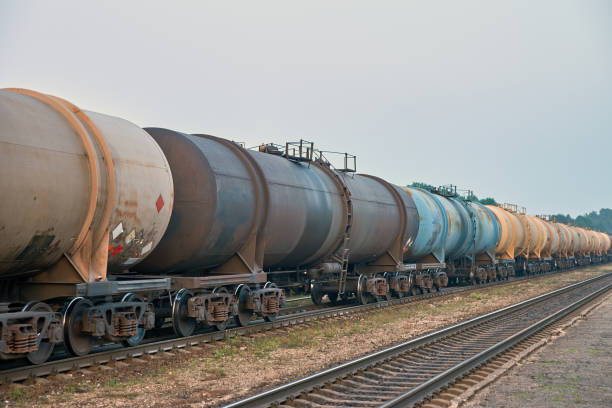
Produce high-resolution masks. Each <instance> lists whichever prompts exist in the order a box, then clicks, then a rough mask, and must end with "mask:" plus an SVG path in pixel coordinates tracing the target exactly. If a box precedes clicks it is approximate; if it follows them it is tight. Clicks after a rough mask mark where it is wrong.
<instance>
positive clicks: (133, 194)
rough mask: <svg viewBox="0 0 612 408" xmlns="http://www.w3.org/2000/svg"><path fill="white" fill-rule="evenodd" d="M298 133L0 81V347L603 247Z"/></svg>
mask: <svg viewBox="0 0 612 408" xmlns="http://www.w3.org/2000/svg"><path fill="white" fill-rule="evenodd" d="M331 154H332V153H330V152H325V151H322V150H318V149H315V147H314V144H313V143H310V142H305V141H300V142H295V143H286V144H285V145H284V146H279V145H274V144H262V145H259V146H256V147H255V148H252V149H247V148H245V147H244V146H242V145H241V144H239V143H235V142H232V141H230V140H227V139H223V138H219V137H215V136H211V135H206V134H186V133H181V132H178V131H174V130H170V129H164V128H144V129H143V128H140V127H139V126H137V125H135V124H133V123H131V122H129V121H127V120H124V119H121V118H117V117H113V116H108V115H104V114H101V113H97V112H91V111H85V110H81V109H80V108H79V107H77V106H76V105H74V104H72V103H70V102H68V101H66V100H64V99H62V98H59V97H55V96H51V95H47V94H43V93H40V92H36V91H32V90H27V89H21V88H9V89H4V90H0V166H1V169H2V172H1V174H0V191H1V192H2V195H3V200H2V201H3V203H2V206H1V207H0V359H15V358H25V359H27V360H28V361H29V362H30V363H32V364H41V363H43V362H45V361H46V360H47V359H48V358H49V357H50V355H51V354H52V352H53V350H54V348H55V346H56V345H58V344H63V345H64V346H65V348H66V350H68V351H69V352H70V353H71V354H73V355H75V356H80V355H84V354H87V353H89V352H90V351H91V350H92V348H93V347H94V346H96V345H98V344H102V343H109V342H112V343H121V344H123V345H125V346H128V347H129V346H134V345H136V344H138V343H140V342H141V341H142V339H143V338H144V336H145V333H146V331H147V330H150V329H153V328H156V327H161V326H163V325H168V324H171V326H172V328H173V330H174V331H175V333H176V334H177V335H179V336H189V335H191V334H192V333H193V332H194V330H196V328H198V327H209V328H213V329H217V330H224V329H225V328H226V327H227V325H228V324H232V323H235V324H238V325H247V324H249V323H250V322H251V321H252V320H253V319H256V318H263V319H266V320H268V321H273V320H274V319H276V317H277V316H278V313H279V310H280V308H281V307H282V306H283V305H284V304H285V302H286V292H287V291H293V290H295V289H296V288H299V287H301V288H303V289H305V290H306V291H307V292H308V293H310V295H311V297H312V300H313V302H314V303H316V304H320V303H323V302H330V303H336V302H338V301H340V300H343V299H349V298H354V299H357V301H359V302H360V303H368V302H373V301H384V300H389V299H391V298H392V297H404V296H408V295H415V294H418V293H424V292H427V291H433V290H439V289H440V288H443V287H445V286H447V285H448V284H449V282H450V283H455V282H469V283H474V284H475V283H480V282H485V281H490V280H496V279H505V278H508V277H509V276H512V275H514V274H517V273H518V274H523V273H530V274H533V273H540V272H546V271H549V270H552V269H563V268H570V267H573V266H576V265H585V264H589V263H593V262H604V261H607V260H608V259H609V258H610V254H609V253H608V252H609V250H610V236H608V235H607V234H605V233H601V232H597V231H590V230H586V229H583V228H579V227H574V226H568V225H563V224H560V223H556V222H554V221H553V220H550V219H547V218H546V217H533V216H530V215H527V214H526V213H525V211H524V210H521V209H519V208H518V207H516V206H512V205H504V206H490V205H483V204H481V203H479V202H476V201H470V200H467V199H464V198H462V197H461V196H460V195H459V194H457V191H456V189H453V188H438V189H435V190H433V191H428V190H424V189H420V188H415V187H405V186H398V185H394V184H392V183H389V182H388V181H386V180H384V179H382V178H380V177H376V176H372V175H366V174H359V173H357V171H356V158H355V156H351V155H349V154H346V153H345V154H343V155H342V156H341V157H343V165H340V166H334V165H332V161H331V160H330V159H329V157H330V155H331Z"/></svg>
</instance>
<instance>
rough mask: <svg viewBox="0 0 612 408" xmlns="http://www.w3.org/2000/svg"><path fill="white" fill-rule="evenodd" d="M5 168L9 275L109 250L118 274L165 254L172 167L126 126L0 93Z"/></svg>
mask: <svg viewBox="0 0 612 408" xmlns="http://www.w3.org/2000/svg"><path fill="white" fill-rule="evenodd" d="M0 163H1V166H2V167H1V168H2V171H1V172H0V191H2V194H3V198H2V205H1V206H0V277H7V276H18V275H23V274H28V273H29V272H30V271H35V270H44V269H46V268H49V267H51V266H52V265H53V264H54V263H56V262H57V261H58V260H59V259H60V257H61V256H62V254H63V253H67V254H68V255H69V256H70V255H74V254H76V253H79V254H81V252H79V251H80V250H81V248H84V247H87V246H89V247H92V246H93V247H94V248H96V247H97V248H100V247H103V251H104V253H106V246H107V245H108V271H109V272H117V271H120V270H123V269H126V268H127V267H129V266H131V265H135V264H136V263H138V262H139V261H140V260H141V259H143V258H144V257H145V256H146V255H147V254H148V252H149V251H150V250H151V249H153V248H155V246H156V245H157V243H158V242H159V240H160V239H161V237H162V235H163V234H164V231H165V230H166V227H167V225H168V221H169V219H170V213H171V208H172V203H173V186H172V176H171V173H170V169H169V166H168V162H167V161H166V159H165V157H164V155H163V153H162V151H161V150H160V148H159V146H158V145H157V144H156V143H155V141H154V140H153V139H152V138H151V137H150V136H149V135H148V134H147V133H146V132H144V131H143V130H142V129H140V128H139V127H138V126H136V125H134V124H132V123H130V122H128V121H126V120H123V119H120V118H116V117H112V116H107V115H102V114H99V113H95V112H86V111H81V110H79V109H78V108H76V107H75V106H73V105H71V104H70V103H68V102H66V101H64V100H61V99H59V98H54V97H50V96H48V95H43V94H39V93H36V92H32V91H27V90H10V91H0ZM103 263H106V262H103ZM103 269H104V273H106V267H105V265H103ZM81 273H86V271H81ZM83 278H84V279H90V280H91V279H99V278H100V275H97V276H90V277H86V276H84V277H83Z"/></svg>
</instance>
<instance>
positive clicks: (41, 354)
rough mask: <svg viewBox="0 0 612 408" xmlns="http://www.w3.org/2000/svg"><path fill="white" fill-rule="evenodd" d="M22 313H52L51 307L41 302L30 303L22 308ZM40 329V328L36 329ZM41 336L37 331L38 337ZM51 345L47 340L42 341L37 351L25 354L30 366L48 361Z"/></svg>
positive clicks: (51, 350) (51, 351)
mask: <svg viewBox="0 0 612 408" xmlns="http://www.w3.org/2000/svg"><path fill="white" fill-rule="evenodd" d="M21 311H22V312H53V310H52V309H51V306H49V305H48V304H46V303H42V302H30V303H28V304H27V305H25V306H24V307H23V309H22V310H21ZM38 328H39V329H42V328H41V327H38ZM40 335H41V332H40V330H39V332H38V336H40ZM53 347H54V344H53V343H49V340H45V339H42V340H41V341H40V343H39V344H38V350H36V351H30V352H29V353H28V354H26V359H27V360H28V361H29V362H30V363H32V364H42V363H44V362H45V361H47V360H48V359H49V357H50V356H51V353H53Z"/></svg>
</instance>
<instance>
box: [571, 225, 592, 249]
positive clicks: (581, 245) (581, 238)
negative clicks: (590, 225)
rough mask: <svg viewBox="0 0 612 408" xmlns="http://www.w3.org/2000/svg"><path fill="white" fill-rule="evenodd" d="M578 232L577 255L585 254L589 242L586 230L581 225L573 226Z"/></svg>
mask: <svg viewBox="0 0 612 408" xmlns="http://www.w3.org/2000/svg"><path fill="white" fill-rule="evenodd" d="M573 229H574V231H575V232H576V241H577V245H576V252H575V254H576V256H578V255H580V256H584V255H585V254H586V250H587V248H588V242H587V238H586V235H585V233H584V230H583V229H582V228H580V227H573Z"/></svg>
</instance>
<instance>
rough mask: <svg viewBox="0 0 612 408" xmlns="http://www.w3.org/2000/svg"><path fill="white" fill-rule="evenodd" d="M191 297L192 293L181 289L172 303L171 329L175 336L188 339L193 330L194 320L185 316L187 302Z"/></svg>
mask: <svg viewBox="0 0 612 408" xmlns="http://www.w3.org/2000/svg"><path fill="white" fill-rule="evenodd" d="M192 297H193V292H191V291H190V290H188V289H185V288H183V289H181V290H179V291H178V292H177V294H176V296H175V297H174V302H172V327H173V328H174V332H175V333H176V334H177V336H181V337H188V336H191V335H192V334H193V331H194V330H195V327H196V321H195V319H193V318H191V317H189V316H188V315H187V302H188V301H189V299H191V298H192Z"/></svg>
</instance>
